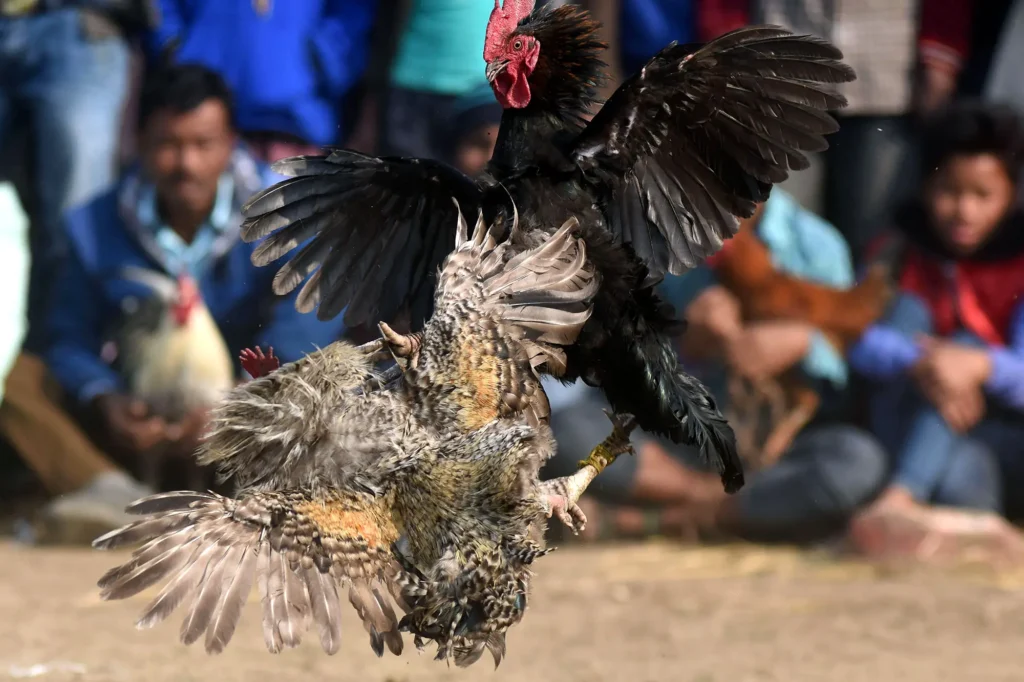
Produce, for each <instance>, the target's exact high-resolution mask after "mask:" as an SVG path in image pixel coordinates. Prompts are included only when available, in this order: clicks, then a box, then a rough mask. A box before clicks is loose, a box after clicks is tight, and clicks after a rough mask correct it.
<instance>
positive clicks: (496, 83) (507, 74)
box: [484, 0, 540, 109]
mask: <svg viewBox="0 0 1024 682" xmlns="http://www.w3.org/2000/svg"><path fill="white" fill-rule="evenodd" d="M499 1H500V0H495V1H494V9H493V10H492V11H491V18H490V20H489V21H488V22H487V35H486V37H485V39H484V61H485V62H487V63H488V64H491V63H492V62H502V61H503V62H507V65H506V66H505V68H504V69H502V70H501V71H500V72H498V73H497V75H496V76H495V77H494V79H493V80H492V81H491V88H492V89H493V90H494V95H495V97H496V98H497V99H498V103H499V104H501V106H503V107H504V108H506V109H522V108H523V107H525V106H527V105H528V104H529V103H530V83H529V80H528V79H529V76H530V74H531V73H533V69H534V68H535V67H536V66H537V59H538V58H539V57H540V41H538V40H537V39H536V38H534V37H533V36H517V35H513V34H514V32H515V30H516V26H518V24H519V22H520V21H521V20H522V19H523V18H525V17H526V16H528V15H529V14H530V12H532V11H533V0H505V6H504V7H501V6H500V5H499V4H498V3H499Z"/></svg>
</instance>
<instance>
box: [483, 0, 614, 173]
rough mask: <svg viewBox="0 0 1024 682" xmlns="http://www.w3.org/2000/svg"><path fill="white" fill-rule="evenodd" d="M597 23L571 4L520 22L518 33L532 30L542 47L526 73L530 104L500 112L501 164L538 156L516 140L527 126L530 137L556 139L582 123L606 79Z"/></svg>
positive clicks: (498, 157)
mask: <svg viewBox="0 0 1024 682" xmlns="http://www.w3.org/2000/svg"><path fill="white" fill-rule="evenodd" d="M598 27H599V24H598V22H596V21H594V20H593V19H591V18H590V15H589V14H588V13H587V12H586V11H585V10H583V9H581V8H579V7H577V6H575V5H563V6H561V7H558V8H555V9H545V8H542V9H539V10H537V11H535V12H533V13H532V14H531V15H530V16H528V17H527V18H526V19H524V20H523V21H522V22H521V23H520V24H519V26H518V28H517V29H516V30H517V33H519V34H522V35H530V36H534V37H535V38H536V39H537V40H538V41H539V42H540V45H541V49H540V56H539V58H538V60H537V66H536V67H535V68H534V70H533V73H532V74H530V93H531V96H530V104H529V105H528V106H526V107H525V108H523V109H506V110H505V112H504V114H503V115H502V119H501V132H499V134H498V141H497V145H496V149H495V154H494V158H495V160H496V161H497V162H498V164H499V165H509V166H514V165H517V163H518V164H521V163H522V162H523V160H524V159H529V158H532V157H535V156H536V151H535V150H534V151H532V152H531V150H530V149H526V148H519V146H517V145H516V141H517V140H518V141H522V140H523V139H526V138H524V135H523V133H524V132H526V130H529V135H528V137H529V139H530V140H531V141H536V140H537V139H538V136H542V137H543V138H545V139H552V138H553V139H555V140H556V141H557V138H559V137H561V136H563V135H564V136H566V137H569V136H571V135H575V134H576V133H578V132H579V131H580V130H582V129H583V126H584V124H585V121H586V120H585V118H584V116H585V115H586V114H587V113H589V111H590V108H591V106H592V105H593V104H594V102H595V101H597V90H598V88H599V87H601V85H602V84H603V83H604V81H605V79H606V76H605V68H606V66H607V65H606V64H605V63H604V62H603V61H602V60H601V57H600V54H601V51H602V50H604V49H606V48H607V45H605V43H603V42H601V41H600V40H599V39H598V37H597V30H598Z"/></svg>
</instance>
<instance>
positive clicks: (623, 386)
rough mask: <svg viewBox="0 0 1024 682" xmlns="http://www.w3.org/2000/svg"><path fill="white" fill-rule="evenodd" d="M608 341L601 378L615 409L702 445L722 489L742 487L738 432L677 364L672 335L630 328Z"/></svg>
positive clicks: (644, 424) (660, 432)
mask: <svg viewBox="0 0 1024 682" xmlns="http://www.w3.org/2000/svg"><path fill="white" fill-rule="evenodd" d="M629 331H631V332H633V333H631V334H628V335H626V334H621V335H617V336H619V338H618V339H615V340H612V339H609V341H611V343H609V344H608V346H607V347H606V351H607V355H605V362H603V363H602V371H601V378H600V382H601V385H602V387H603V388H604V392H605V395H606V397H607V398H608V401H609V402H610V403H611V404H612V406H613V407H614V408H615V409H616V410H617V411H620V410H621V411H627V412H630V413H632V414H634V415H636V418H637V423H638V424H639V426H640V428H642V429H643V430H644V431H648V432H650V433H656V434H658V435H662V436H667V437H668V438H671V439H672V440H673V441H674V442H676V443H680V444H685V445H691V446H694V447H696V448H699V449H700V452H701V455H702V456H703V458H704V461H705V462H707V463H708V464H709V465H710V466H712V467H714V468H715V470H717V471H718V473H719V475H720V476H721V477H722V485H723V486H724V487H725V491H726V492H728V493H733V492H736V491H737V490H739V489H740V488H742V487H743V464H742V462H741V461H740V457H739V453H738V452H737V451H736V436H735V434H733V430H732V427H730V426H729V424H728V422H727V421H726V419H725V417H724V416H723V415H722V413H721V411H720V410H719V409H718V406H717V405H716V403H715V399H714V397H712V396H711V394H710V392H709V391H708V389H707V388H705V386H704V385H703V384H701V382H700V381H698V380H697V379H695V378H694V377H692V376H690V375H688V374H687V373H686V372H685V371H683V368H682V367H681V366H680V365H679V359H678V357H677V355H676V351H675V349H674V348H673V347H672V343H671V339H670V338H669V337H668V336H667V335H665V334H661V333H658V332H656V331H654V330H650V329H648V330H646V333H645V332H644V331H641V330H629Z"/></svg>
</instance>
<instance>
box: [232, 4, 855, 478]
mask: <svg viewBox="0 0 1024 682" xmlns="http://www.w3.org/2000/svg"><path fill="white" fill-rule="evenodd" d="M597 29H598V25H597V23H596V22H594V21H593V20H592V19H591V18H590V16H589V15H588V14H587V13H586V11H584V10H583V9H581V8H579V7H578V6H575V5H563V6H561V7H558V8H554V9H552V8H550V7H542V8H540V9H536V10H535V9H534V8H533V2H532V0H506V1H505V4H504V6H501V5H499V4H497V2H496V5H495V8H494V11H493V12H492V14H491V19H490V22H489V24H488V26H487V35H486V47H485V50H484V60H485V62H486V75H487V78H488V80H489V81H490V82H491V84H492V88H493V90H494V93H495V95H496V97H497V99H498V101H499V102H500V103H501V105H502V106H503V107H504V114H503V117H502V122H501V128H500V132H499V135H498V140H497V144H496V148H495V152H494V156H493V158H492V160H491V162H490V164H489V165H488V168H487V170H486V171H485V172H484V173H483V174H482V176H481V177H480V178H479V179H477V180H471V179H470V178H468V177H466V176H464V175H462V174H461V173H459V172H458V171H457V170H455V169H453V168H451V167H450V166H448V165H445V164H442V163H438V162H435V161H429V160H425V159H415V158H394V157H387V158H376V157H372V156H366V155H363V154H359V153H356V152H352V151H345V150H335V151H331V152H330V154H329V155H327V156H303V157H296V158H292V159H286V160H284V161H281V162H279V163H277V164H276V165H275V169H276V170H277V171H278V172H280V173H282V174H285V175H290V176H294V177H292V178H290V179H288V180H285V181H283V182H281V183H279V184H277V185H275V186H274V187H271V188H269V189H267V190H265V191H263V192H260V193H259V194H257V195H256V196H254V197H253V198H252V199H251V200H250V201H249V203H248V204H247V205H246V206H245V207H244V208H243V213H244V215H245V217H246V220H245V223H244V225H243V228H242V229H243V232H242V234H243V238H244V239H246V240H250V241H254V240H257V239H261V238H264V237H267V238H266V240H265V241H263V243H262V244H261V245H260V246H259V247H258V249H257V250H256V251H255V252H254V253H253V262H254V263H256V264H257V265H267V264H269V263H271V262H273V261H275V260H277V259H279V258H281V257H283V256H284V255H285V254H286V253H288V252H289V251H290V250H291V249H293V248H295V247H296V246H297V245H298V244H301V243H303V242H305V241H306V240H307V239H312V240H311V241H310V243H309V244H308V245H307V246H305V247H304V248H303V249H302V250H301V251H300V252H299V253H298V254H296V255H295V256H294V257H293V258H291V260H290V261H289V262H287V263H286V264H285V265H283V266H282V267H281V269H280V270H279V271H278V274H277V276H276V279H275V282H274V287H275V291H277V292H278V293H280V294H284V293H286V292H290V291H293V290H294V289H295V288H296V287H298V286H299V285H300V284H301V283H302V282H303V281H304V280H306V279H307V277H308V281H306V283H305V285H304V287H303V288H302V290H301V291H300V294H299V299H298V306H299V309H300V310H304V311H308V310H312V309H313V308H314V307H317V306H319V308H318V315H319V317H320V318H321V319H329V318H332V317H334V316H335V315H338V314H339V313H340V312H341V311H342V310H343V309H345V310H346V312H345V320H346V322H347V323H348V324H349V325H350V326H356V325H358V324H360V323H362V322H365V321H368V320H375V319H379V318H384V319H393V318H394V316H395V315H396V313H398V311H400V310H403V309H405V308H406V307H407V306H408V307H410V308H411V311H412V321H413V326H414V327H415V326H417V325H418V324H419V321H420V320H422V319H424V318H426V317H427V316H428V315H429V313H430V305H431V292H432V290H433V281H432V275H433V274H434V272H435V271H436V269H437V266H438V264H439V263H440V262H441V261H442V259H443V258H444V256H445V254H446V253H447V251H448V245H449V244H450V243H451V242H450V239H451V236H452V235H451V230H452V229H453V227H452V226H453V225H454V224H455V220H454V217H455V214H454V213H453V209H452V208H451V206H450V202H449V197H451V196H454V197H456V199H457V200H458V202H459V204H460V205H461V206H463V207H464V208H467V209H469V210H472V211H476V210H478V209H479V210H482V211H483V212H484V214H485V216H486V217H487V219H488V221H493V220H496V219H497V218H504V219H505V224H508V222H509V219H510V217H511V213H512V206H513V204H514V205H516V206H518V207H519V210H520V211H521V213H522V221H523V223H524V227H525V229H523V230H522V231H521V232H520V233H519V234H517V235H513V236H512V247H511V248H510V251H509V253H510V255H511V253H514V252H515V251H523V250H526V249H529V248H532V247H534V246H536V245H537V244H538V243H540V242H541V241H542V240H543V239H544V237H545V236H546V235H548V234H550V231H551V229H552V228H551V226H553V225H559V224H561V223H562V222H563V221H564V220H566V219H567V218H569V217H576V218H578V219H579V221H580V224H581V225H582V226H583V239H584V241H585V242H586V244H587V249H588V255H589V257H590V258H591V259H592V261H593V262H594V264H595V265H596V267H597V270H598V271H599V272H600V274H601V279H602V285H601V290H600V291H599V292H598V295H597V298H596V301H595V304H594V314H593V316H592V317H591V318H590V320H589V321H588V323H587V325H586V326H585V327H584V329H583V331H582V332H581V334H580V335H579V338H578V340H577V342H576V343H575V344H574V345H573V346H572V347H570V348H569V349H568V351H567V360H566V371H565V372H564V374H563V378H564V379H565V380H568V381H571V380H575V379H577V378H580V377H582V378H583V379H584V381H586V382H587V383H588V384H591V385H593V386H599V387H601V388H602V389H603V391H604V393H605V395H606V396H607V398H608V400H609V402H610V403H611V405H612V406H613V408H614V409H615V410H618V411H622V412H628V413H632V414H635V415H637V419H638V420H639V426H640V427H641V428H643V429H645V430H647V431H650V432H654V433H658V434H662V435H667V436H669V437H670V438H671V439H672V440H674V441H675V442H678V443H687V444H691V445H694V446H696V447H698V448H699V449H700V450H701V451H702V452H703V454H704V456H705V457H706V459H707V460H708V461H709V462H710V463H711V464H712V465H713V466H714V467H715V468H716V469H717V470H718V471H719V472H720V474H721V476H722V480H723V483H724V486H725V488H726V490H728V491H730V492H731V491H735V490H737V489H739V488H740V486H742V484H743V471H742V465H741V463H740V459H739V457H738V455H737V453H736V444H735V437H734V435H733V433H732V430H731V429H730V428H729V425H728V424H727V423H726V421H725V419H724V417H723V416H722V414H721V412H720V411H719V409H718V406H717V405H716V404H715V401H714V399H713V398H712V397H711V395H710V394H709V392H708V391H707V389H706V388H705V387H704V386H702V385H701V384H700V383H699V382H698V381H696V380H695V379H694V378H693V377H691V376H689V375H688V374H687V373H686V372H684V371H683V369H682V368H681V367H680V366H679V362H678V358H677V356H676V353H675V351H674V349H673V345H672V340H671V339H672V337H673V335H674V334H675V333H677V332H678V331H679V330H680V329H681V322H680V321H678V320H676V319H674V316H673V313H672V311H671V308H670V307H669V306H667V305H666V304H664V303H663V302H662V301H660V300H659V299H658V297H657V296H656V295H655V292H654V288H653V287H654V286H655V285H656V284H657V283H658V282H659V281H660V280H661V279H662V278H663V276H664V275H665V273H672V274H680V273H683V272H684V271H686V270H687V269H689V268H691V267H693V266H694V265H695V264H697V263H698V262H699V261H700V260H701V259H702V258H705V257H707V256H708V255H710V254H712V253H714V252H715V251H716V250H718V249H719V248H720V247H721V245H722V243H723V240H724V239H725V238H727V237H729V236H731V235H733V234H734V233H735V231H736V227H737V219H738V218H742V217H746V216H749V215H751V213H752V212H753V210H754V206H755V204H756V202H759V201H764V200H765V199H766V198H767V197H768V194H769V191H770V189H771V187H772V185H773V184H774V183H778V182H782V181H783V180H785V179H786V178H787V176H788V175H789V173H790V171H793V170H800V169H802V168H806V167H807V165H808V160H807V158H806V156H805V152H814V151H821V150H823V149H825V148H827V146H828V145H827V143H826V142H825V139H824V135H826V134H828V133H831V132H834V131H835V130H836V128H837V124H836V122H835V120H834V119H833V118H832V117H831V116H830V115H829V114H828V113H827V112H828V111H829V110H833V109H838V108H841V107H842V106H844V105H845V100H844V99H843V98H842V97H841V96H840V95H838V94H836V92H834V88H833V86H834V84H837V83H842V82H846V81H850V80H852V79H853V77H854V75H853V72H852V70H851V69H850V68H848V67H847V66H845V65H843V64H842V63H841V62H840V59H841V57H842V55H841V53H840V52H839V50H837V49H836V48H835V47H833V46H832V45H830V44H829V43H827V42H825V41H823V40H819V39H817V38H812V37H808V36H795V35H792V34H791V33H789V32H788V31H785V30H783V29H781V28H777V27H771V26H755V27H749V28H744V29H739V30H737V31H733V32H731V33H728V34H726V35H723V36H721V37H720V38H717V39H716V40H713V41H711V42H710V43H708V44H706V45H703V46H682V45H670V46H668V47H666V48H665V49H664V50H662V51H661V52H659V53H658V54H657V55H655V56H654V57H653V58H652V59H651V60H650V61H649V62H648V63H647V65H646V66H645V67H644V68H643V69H642V70H641V71H640V72H639V73H637V74H635V75H634V76H632V77H631V78H629V79H628V80H626V81H625V82H624V83H623V84H622V85H621V86H620V87H619V88H618V90H616V92H615V93H614V95H613V96H612V97H611V98H610V99H609V100H608V101H607V102H606V103H605V104H604V106H603V108H602V109H601V110H600V112H599V113H598V114H597V115H596V116H595V117H594V118H593V119H592V120H591V121H590V122H589V123H587V122H585V116H586V115H587V114H588V113H589V111H590V110H591V108H592V105H593V104H594V103H595V101H596V92H597V88H598V86H599V85H600V83H601V82H602V79H603V68H604V64H603V63H602V62H601V59H600V53H601V51H602V50H603V49H604V48H605V46H604V45H603V44H602V43H600V42H599V41H598V40H597V38H596V32H597ZM268 235H269V237H268Z"/></svg>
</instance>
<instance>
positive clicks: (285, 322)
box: [22, 66, 342, 522]
mask: <svg viewBox="0 0 1024 682" xmlns="http://www.w3.org/2000/svg"><path fill="white" fill-rule="evenodd" d="M139 117H140V122H139V126H140V135H139V139H140V152H141V164H140V166H139V167H138V168H135V169H132V170H130V171H129V172H128V173H127V174H126V175H125V176H124V177H122V178H121V180H120V181H119V182H118V184H117V185H116V186H115V187H114V188H113V189H111V190H110V191H109V192H107V193H105V194H103V195H102V196H100V197H98V198H97V199H95V200H94V201H92V202H90V203H88V204H85V205H83V206H81V207H79V208H77V209H75V210H73V211H71V212H70V213H68V215H67V216H66V230H67V236H68V240H69V242H70V245H71V249H70V257H69V260H68V262H67V264H66V266H65V268H64V269H63V270H62V271H61V272H60V273H58V274H57V277H56V283H55V288H56V292H57V296H56V301H55V309H54V311H53V314H52V315H51V316H50V318H49V325H48V332H49V336H50V344H49V346H48V348H47V350H46V352H45V362H46V365H47V366H48V368H49V370H50V372H51V373H52V375H53V376H54V377H55V378H56V380H57V382H58V383H59V384H60V386H61V388H62V389H63V392H64V393H65V396H66V400H67V401H68V403H69V405H70V408H71V410H72V411H73V412H74V413H75V414H76V416H77V417H78V418H79V419H80V420H81V421H82V423H83V425H84V426H85V428H86V429H87V430H88V431H89V432H90V433H91V434H92V436H93V438H94V439H95V441H96V442H97V444H99V445H100V446H101V448H102V449H103V450H104V451H105V452H106V453H108V454H109V455H111V456H112V457H113V458H114V459H115V460H116V461H117V462H118V463H119V464H120V465H121V466H123V467H125V468H126V469H127V470H129V471H131V472H132V473H133V474H136V475H139V474H140V472H143V471H145V470H146V462H147V458H148V457H149V455H152V454H153V453H154V452H155V451H159V452H160V453H162V454H163V455H165V456H166V455H170V456H171V457H170V459H171V460H172V461H174V460H178V461H184V460H189V459H190V456H191V452H192V451H193V449H194V447H195V445H196V443H197V440H198V438H199V437H200V436H201V433H202V431H203V430H204V428H205V426H206V423H205V420H206V410H205V409H203V408H195V409H191V410H190V411H188V412H186V413H185V414H184V415H182V416H181V417H180V418H177V419H174V418H171V417H169V416H168V414H167V413H165V412H163V411H162V409H161V408H166V406H158V405H155V404H150V403H147V402H146V401H144V400H140V399H138V397H137V395H133V394H132V393H131V389H132V387H133V386H136V385H137V382H136V381H134V380H135V379H137V378H138V377H137V376H135V375H130V374H129V367H130V366H129V365H126V364H125V363H124V362H123V360H124V359H125V356H127V355H130V354H131V353H133V352H135V351H136V350H138V349H137V348H135V347H126V346H127V345H130V344H137V343H138V339H139V337H140V335H141V336H142V337H145V336H146V335H149V336H151V337H152V336H156V335H159V334H165V333H168V332H173V331H174V330H175V329H177V328H179V327H181V326H184V325H186V324H190V320H196V325H199V326H201V323H202V322H203V320H204V319H206V320H212V324H207V328H206V332H205V333H206V334H207V336H206V337H204V338H203V343H204V344H205V345H203V346H201V347H203V348H206V349H208V350H207V351H206V352H205V353H204V352H192V351H190V352H189V354H190V355H191V357H188V358H186V361H187V363H186V365H187V369H186V370H184V371H182V372H181V373H175V372H162V371H160V370H159V369H157V370H155V371H154V367H153V365H154V364H157V365H158V364H159V362H160V361H161V359H162V356H161V355H160V354H159V353H157V354H155V355H153V356H151V358H150V359H149V361H148V362H147V363H144V364H142V365H136V366H135V371H146V372H147V373H148V375H149V380H150V381H154V382H161V381H164V382H177V381H180V382H190V383H188V386H189V387H191V388H194V389H195V390H201V389H202V387H203V381H205V375H203V374H202V372H204V371H209V368H210V367H211V366H212V367H214V368H215V367H216V362H217V360H216V357H217V355H218V354H225V355H226V357H224V358H223V360H224V361H225V362H227V363H230V365H229V371H230V373H231V374H232V375H234V376H233V377H232V382H233V381H234V380H235V379H239V378H241V369H240V367H239V366H238V365H237V360H235V358H237V355H238V352H239V351H240V350H241V349H243V348H245V347H248V346H251V345H255V344H258V345H261V346H263V347H264V348H266V347H268V346H270V347H273V349H274V350H275V352H276V354H277V355H278V356H279V357H280V358H281V359H282V360H283V361H286V362H287V361H291V360H296V359H298V358H299V357H301V356H302V355H303V354H305V353H306V352H308V351H312V350H314V349H315V348H316V347H317V346H324V345H326V344H328V343H330V342H331V341H333V340H335V339H336V338H338V337H339V336H340V334H341V332H342V322H341V321H340V318H339V319H338V320H337V321H332V322H320V321H318V320H317V319H316V317H315V316H313V315H302V314H300V313H298V312H297V311H296V310H295V307H294V305H295V300H294V296H291V297H288V298H275V297H274V296H273V294H272V291H271V280H272V278H273V276H274V268H272V267H268V268H256V267H255V266H253V265H252V263H251V262H250V256H251V254H252V252H253V249H254V247H255V245H253V244H245V243H243V242H242V241H241V240H240V237H239V227H240V223H241V217H240V207H241V206H242V204H243V203H244V202H245V201H246V200H247V199H248V198H249V197H250V196H251V195H252V194H253V193H254V192H256V191H258V190H260V189H261V188H263V187H265V186H266V185H267V184H269V182H270V181H271V179H272V175H271V174H270V172H269V170H268V169H267V168H266V167H264V166H262V165H260V164H259V163H257V162H256V161H254V160H253V158H251V157H250V156H249V155H248V154H247V153H246V152H245V151H244V150H243V149H242V148H240V147H239V146H237V145H236V132H235V127H234V116H233V108H232V102H231V96H230V93H229V91H228V89H227V86H226V85H225V84H224V82H223V80H222V79H221V78H220V77H219V76H218V75H217V74H215V73H214V72H212V71H209V70H207V69H206V68H204V67H199V66H180V67H169V68H166V69H165V70H163V71H161V72H159V73H157V74H154V76H153V77H152V78H151V79H149V80H148V81H147V82H146V84H145V88H144V91H143V92H142V94H141V97H140V103H139ZM133 269H134V270H133ZM140 273H141V274H140ZM176 282H178V284H176ZM154 294H156V295H154ZM158 298H159V299H161V300H160V305H156V306H152V305H150V304H149V302H151V301H155V300H157V299H158ZM207 313H208V316H207ZM161 316H162V317H161ZM129 328H130V329H131V330H132V333H131V334H128V335H125V336H121V335H118V336H117V338H118V339H119V341H120V343H121V345H120V346H119V347H118V348H117V349H116V351H117V358H116V359H117V362H116V363H113V364H112V362H111V361H112V359H113V357H114V356H113V353H111V352H110V345H109V343H108V341H109V340H110V339H111V338H112V336H111V333H112V330H119V329H129ZM149 341H150V342H151V341H152V338H150V339H149ZM172 345H173V344H171V343H168V344H167V345H166V348H167V353H173V352H175V351H174V349H173V348H172ZM178 353H179V356H180V350H179V351H178ZM178 359H180V357H179V358H178ZM211 376H212V375H211ZM211 381H213V379H211ZM150 388H152V387H150ZM158 388H159V387H158ZM22 455H23V456H24V457H25V459H26V460H27V461H28V463H29V465H30V466H31V467H32V468H35V469H37V470H46V469H57V468H60V465H59V463H57V462H55V461H54V460H55V459H59V458H61V457H62V456H64V453H62V452H59V451H56V452H55V451H46V450H43V449H41V448H35V449H26V450H24V451H23V452H22ZM88 473H89V472H87V471H85V470H83V472H82V475H81V479H80V480H76V481H65V486H66V490H64V491H61V492H65V493H69V495H68V496H66V497H65V498H64V506H67V502H66V500H67V499H68V497H71V496H73V495H76V494H82V495H93V496H95V495H100V496H105V497H104V499H110V500H112V501H113V500H116V504H117V505H118V506H121V507H123V504H124V500H123V498H122V499H118V498H117V496H115V495H113V494H111V493H109V491H105V490H100V491H96V489H95V488H94V487H93V486H90V480H88V476H87V474H88ZM147 483H149V484H150V485H151V486H156V485H158V484H159V483H160V481H153V480H150V481H147ZM179 484H180V483H179ZM76 491H77V492H76ZM98 502H99V503H102V502H103V500H99V501H98ZM111 506H113V505H111ZM96 507H97V505H91V506H90V508H92V509H95V508H96ZM105 518H106V519H108V520H110V521H111V522H119V521H120V516H119V514H117V513H115V512H114V510H113V509H110V510H108V513H107V514H106V517H105Z"/></svg>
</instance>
